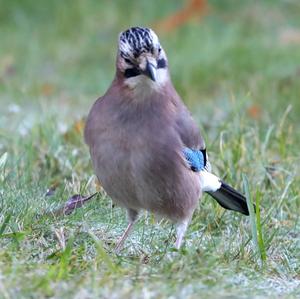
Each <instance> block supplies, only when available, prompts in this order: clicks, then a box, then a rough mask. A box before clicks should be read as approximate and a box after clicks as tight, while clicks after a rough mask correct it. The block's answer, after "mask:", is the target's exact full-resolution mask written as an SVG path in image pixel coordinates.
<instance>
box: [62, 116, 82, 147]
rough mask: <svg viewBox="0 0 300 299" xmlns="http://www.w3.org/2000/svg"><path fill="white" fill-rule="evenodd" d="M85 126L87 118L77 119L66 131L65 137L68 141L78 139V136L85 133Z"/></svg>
mask: <svg viewBox="0 0 300 299" xmlns="http://www.w3.org/2000/svg"><path fill="white" fill-rule="evenodd" d="M84 126H85V118H81V119H79V120H76V121H75V122H74V123H73V124H72V126H71V127H70V128H69V129H68V130H67V131H66V132H65V133H64V138H65V140H66V141H72V140H73V141H74V140H76V138H77V136H78V135H80V136H82V135H83V130H84Z"/></svg>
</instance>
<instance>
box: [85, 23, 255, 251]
mask: <svg viewBox="0 0 300 299" xmlns="http://www.w3.org/2000/svg"><path fill="white" fill-rule="evenodd" d="M85 141H86V143H87V144H88V146H89V149H90V154H91V159H92V164H93V167H94V170H95V172H96V175H97V177H98V179H99V181H100V182H101V185H102V186H103V188H104V190H105V191H106V192H107V194H108V195H109V196H110V197H111V198H112V200H113V201H114V202H115V203H117V204H119V205H121V206H123V207H124V208H126V209H127V213H128V219H129V225H128V227H127V229H126V230H125V232H124V234H123V235H122V237H121V238H120V240H119V241H118V243H117V246H116V251H119V250H120V249H121V248H122V247H123V244H124V241H125V240H126V238H127V237H128V235H129V233H130V231H131V230H132V228H133V224H134V222H135V221H136V220H137V217H138V214H139V211H141V210H147V211H150V212H152V213H154V214H156V215H160V216H163V217H166V218H168V219H170V220H171V221H173V222H174V223H175V224H176V235H177V238H176V243H175V247H176V248H177V249H179V248H180V246H181V244H182V241H183V237H184V234H185V232H186V229H187V227H188V224H189V222H190V220H191V217H192V215H193V212H194V211H195V209H196V207H197V204H198V200H199V198H200V197H201V196H202V194H203V192H207V193H209V194H210V195H211V196H212V197H213V198H214V199H216V200H217V202H218V203H219V204H220V205H221V206H222V207H224V208H226V209H229V210H234V211H238V212H240V213H242V214H245V215H249V211H248V207H247V203H246V199H245V197H244V196H243V195H242V194H240V193H239V192H238V191H236V190H235V189H233V188H232V187H230V186H229V185H227V184H226V183H224V182H222V181H221V179H219V178H218V177H217V176H215V175H214V174H212V173H211V167H210V163H209V161H208V156H207V153H206V147H205V143H204V140H203V138H202V137H201V135H200V132H199V129H198V127H197V125H196V123H195V121H194V120H193V118H192V116H191V114H190V112H189V111H188V109H187V108H186V106H185V105H184V104H183V102H182V101H181V99H180V97H179V95H178V94H177V92H176V90H175V88H174V87H173V84H172V82H171V79H170V75H169V71H168V60H167V57H166V54H165V52H164V50H163V48H162V46H161V44H160V42H159V40H158V37H157V35H156V34H155V33H154V32H153V30H151V29H148V28H141V27H133V28H130V29H128V30H126V31H124V32H122V33H121V34H120V36H119V43H118V53H117V61H116V75H115V78H114V80H113V82H112V84H111V86H110V87H109V89H108V90H107V92H106V93H105V94H104V96H103V97H101V98H99V99H98V100H97V101H96V102H95V103H94V105H93V107H92V108H91V110H90V113H89V115H88V118H87V122H86V127H85Z"/></svg>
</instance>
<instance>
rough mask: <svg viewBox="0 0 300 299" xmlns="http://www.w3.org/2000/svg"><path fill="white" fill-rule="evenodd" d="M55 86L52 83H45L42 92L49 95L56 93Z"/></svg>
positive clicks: (46, 95)
mask: <svg viewBox="0 0 300 299" xmlns="http://www.w3.org/2000/svg"><path fill="white" fill-rule="evenodd" d="M54 90H55V88H54V86H53V85H52V84H50V83H44V84H43V85H42V87H41V93H42V95H43V96H45V97H48V96H51V95H52V94H53V93H54Z"/></svg>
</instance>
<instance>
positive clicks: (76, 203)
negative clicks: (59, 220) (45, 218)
mask: <svg viewBox="0 0 300 299" xmlns="http://www.w3.org/2000/svg"><path fill="white" fill-rule="evenodd" d="M96 194H98V193H97V192H96V193H94V194H92V195H90V196H82V195H80V194H75V195H73V196H71V197H70V198H69V199H68V200H67V202H66V203H65V204H63V205H62V206H61V207H59V208H58V209H56V210H55V211H50V212H48V213H47V215H55V216H59V215H70V214H71V213H72V212H73V211H74V210H75V209H77V208H80V207H82V206H83V205H84V204H85V203H87V202H88V201H89V200H90V199H92V198H93V197H94V196H95V195H96Z"/></svg>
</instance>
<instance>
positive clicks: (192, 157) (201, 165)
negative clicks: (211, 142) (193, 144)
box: [183, 147, 206, 172]
mask: <svg viewBox="0 0 300 299" xmlns="http://www.w3.org/2000/svg"><path fill="white" fill-rule="evenodd" d="M183 154H184V156H185V158H186V160H187V162H188V163H189V165H190V167H191V170H192V171H195V172H198V171H200V170H203V169H205V166H206V150H205V149H204V150H194V149H191V148H188V147H185V148H184V150H183Z"/></svg>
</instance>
